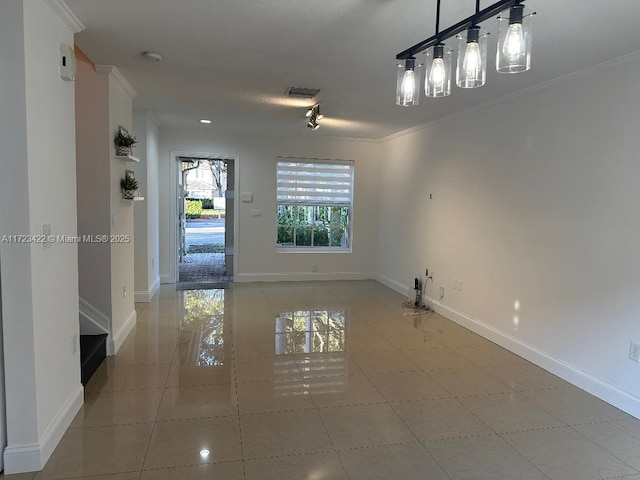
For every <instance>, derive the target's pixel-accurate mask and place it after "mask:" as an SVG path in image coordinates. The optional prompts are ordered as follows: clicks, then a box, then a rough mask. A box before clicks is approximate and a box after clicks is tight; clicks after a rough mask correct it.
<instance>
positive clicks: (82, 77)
mask: <svg viewBox="0 0 640 480" xmlns="http://www.w3.org/2000/svg"><path fill="white" fill-rule="evenodd" d="M76 59H77V76H76V81H75V90H76V155H77V158H76V172H77V177H78V187H77V198H78V234H79V235H96V236H97V235H109V234H110V233H111V223H110V215H111V203H110V198H111V192H110V188H111V184H110V182H107V181H105V179H106V178H110V175H111V173H110V172H111V162H112V161H114V160H112V159H111V143H112V142H111V139H110V138H109V135H108V132H109V77H108V75H105V74H101V73H97V72H96V71H95V66H94V64H93V62H91V60H90V59H89V58H87V57H86V56H85V55H84V54H83V53H82V52H80V51H78V50H76ZM78 267H79V278H80V297H81V298H82V299H84V300H85V301H86V302H89V304H90V305H92V306H93V307H95V308H96V309H97V310H99V311H100V312H102V313H103V314H104V315H105V316H106V317H108V318H111V275H110V273H109V272H110V271H111V247H110V246H109V244H108V243H99V242H94V243H91V242H82V243H80V244H79V245H78Z"/></svg>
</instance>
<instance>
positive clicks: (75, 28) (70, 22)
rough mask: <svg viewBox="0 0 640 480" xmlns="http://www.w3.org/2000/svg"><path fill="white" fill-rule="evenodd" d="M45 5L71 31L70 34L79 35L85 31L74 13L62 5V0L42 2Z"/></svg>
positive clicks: (65, 5) (64, 4)
mask: <svg viewBox="0 0 640 480" xmlns="http://www.w3.org/2000/svg"><path fill="white" fill-rule="evenodd" d="M44 1H45V3H46V4H47V5H49V6H50V7H51V9H52V10H53V11H54V12H55V13H56V15H58V17H60V20H62V21H63V23H64V24H65V25H66V26H67V27H68V28H69V30H71V32H72V33H80V32H81V31H83V30H84V29H85V26H84V25H83V24H82V22H81V21H80V20H79V19H78V17H76V15H75V13H73V12H72V11H71V9H70V8H69V7H68V6H67V4H66V3H64V0H44Z"/></svg>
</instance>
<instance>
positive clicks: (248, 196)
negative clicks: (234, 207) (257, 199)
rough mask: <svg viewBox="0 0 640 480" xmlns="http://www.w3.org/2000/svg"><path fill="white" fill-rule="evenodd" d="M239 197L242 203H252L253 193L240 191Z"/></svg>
mask: <svg viewBox="0 0 640 480" xmlns="http://www.w3.org/2000/svg"><path fill="white" fill-rule="evenodd" d="M240 199H241V200H242V201H243V202H244V203H252V202H253V193H251V192H242V193H241V194H240Z"/></svg>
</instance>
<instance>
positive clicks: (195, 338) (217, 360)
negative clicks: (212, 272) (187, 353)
mask: <svg viewBox="0 0 640 480" xmlns="http://www.w3.org/2000/svg"><path fill="white" fill-rule="evenodd" d="M183 298H184V310H185V313H184V317H183V320H182V324H181V330H182V332H184V333H185V334H186V335H188V338H189V339H192V341H191V344H190V345H189V349H192V350H193V351H192V352H191V358H194V360H195V364H196V366H203V367H204V366H221V365H224V353H225V352H224V290H222V289H220V290H185V291H184V297H183Z"/></svg>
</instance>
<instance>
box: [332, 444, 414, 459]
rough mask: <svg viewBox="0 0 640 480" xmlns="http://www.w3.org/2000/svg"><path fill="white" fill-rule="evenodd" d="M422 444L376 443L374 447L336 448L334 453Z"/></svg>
mask: <svg viewBox="0 0 640 480" xmlns="http://www.w3.org/2000/svg"><path fill="white" fill-rule="evenodd" d="M421 443H422V442H420V440H417V441H411V442H389V443H386V442H384V443H378V444H376V445H358V446H353V447H336V453H338V456H339V455H340V452H348V451H353V450H364V449H365V448H379V447H397V446H402V445H420V444H421Z"/></svg>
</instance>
